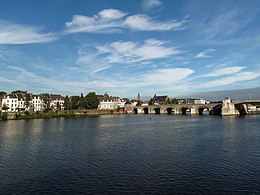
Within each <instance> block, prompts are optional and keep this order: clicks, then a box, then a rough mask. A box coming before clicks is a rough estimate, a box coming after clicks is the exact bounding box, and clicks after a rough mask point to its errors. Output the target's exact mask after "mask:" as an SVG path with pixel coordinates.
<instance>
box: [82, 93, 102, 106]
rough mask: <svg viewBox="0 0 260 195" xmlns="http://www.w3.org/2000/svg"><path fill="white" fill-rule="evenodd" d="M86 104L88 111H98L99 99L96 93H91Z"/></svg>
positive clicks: (86, 99)
mask: <svg viewBox="0 0 260 195" xmlns="http://www.w3.org/2000/svg"><path fill="white" fill-rule="evenodd" d="M85 102H86V108H87V109H97V107H98V104H99V99H98V97H97V95H96V93H95V92H89V93H88V94H87V95H86V97H85Z"/></svg>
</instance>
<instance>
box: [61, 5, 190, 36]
mask: <svg viewBox="0 0 260 195" xmlns="http://www.w3.org/2000/svg"><path fill="white" fill-rule="evenodd" d="M126 16H127V14H126V13H125V12H122V11H120V10H116V9H105V10H103V11H101V12H99V13H98V14H96V15H94V16H92V17H89V16H83V15H75V16H73V19H72V21H70V22H67V23H66V24H65V26H66V32H67V33H79V32H88V33H90V32H92V33H111V32H122V30H124V29H130V30H134V31H171V30H182V29H184V24H185V23H186V22H187V21H186V17H185V18H183V19H181V20H171V21H156V20H153V19H152V18H151V17H149V16H148V15H144V14H137V15H132V16H127V17H126Z"/></svg>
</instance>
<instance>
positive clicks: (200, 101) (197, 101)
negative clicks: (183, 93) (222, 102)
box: [194, 99, 206, 104]
mask: <svg viewBox="0 0 260 195" xmlns="http://www.w3.org/2000/svg"><path fill="white" fill-rule="evenodd" d="M194 104H206V100H203V99H196V100H194Z"/></svg>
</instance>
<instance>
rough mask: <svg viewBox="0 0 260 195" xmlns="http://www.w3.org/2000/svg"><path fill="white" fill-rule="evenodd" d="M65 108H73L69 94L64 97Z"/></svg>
mask: <svg viewBox="0 0 260 195" xmlns="http://www.w3.org/2000/svg"><path fill="white" fill-rule="evenodd" d="M64 109H65V110H70V109H71V102H70V98H69V96H67V95H66V96H65V98H64Z"/></svg>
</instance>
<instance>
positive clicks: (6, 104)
mask: <svg viewBox="0 0 260 195" xmlns="http://www.w3.org/2000/svg"><path fill="white" fill-rule="evenodd" d="M5 108H7V109H5ZM2 110H3V111H6V112H16V111H18V97H17V95H16V94H14V93H10V94H8V95H6V96H4V98H3V99H2Z"/></svg>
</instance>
